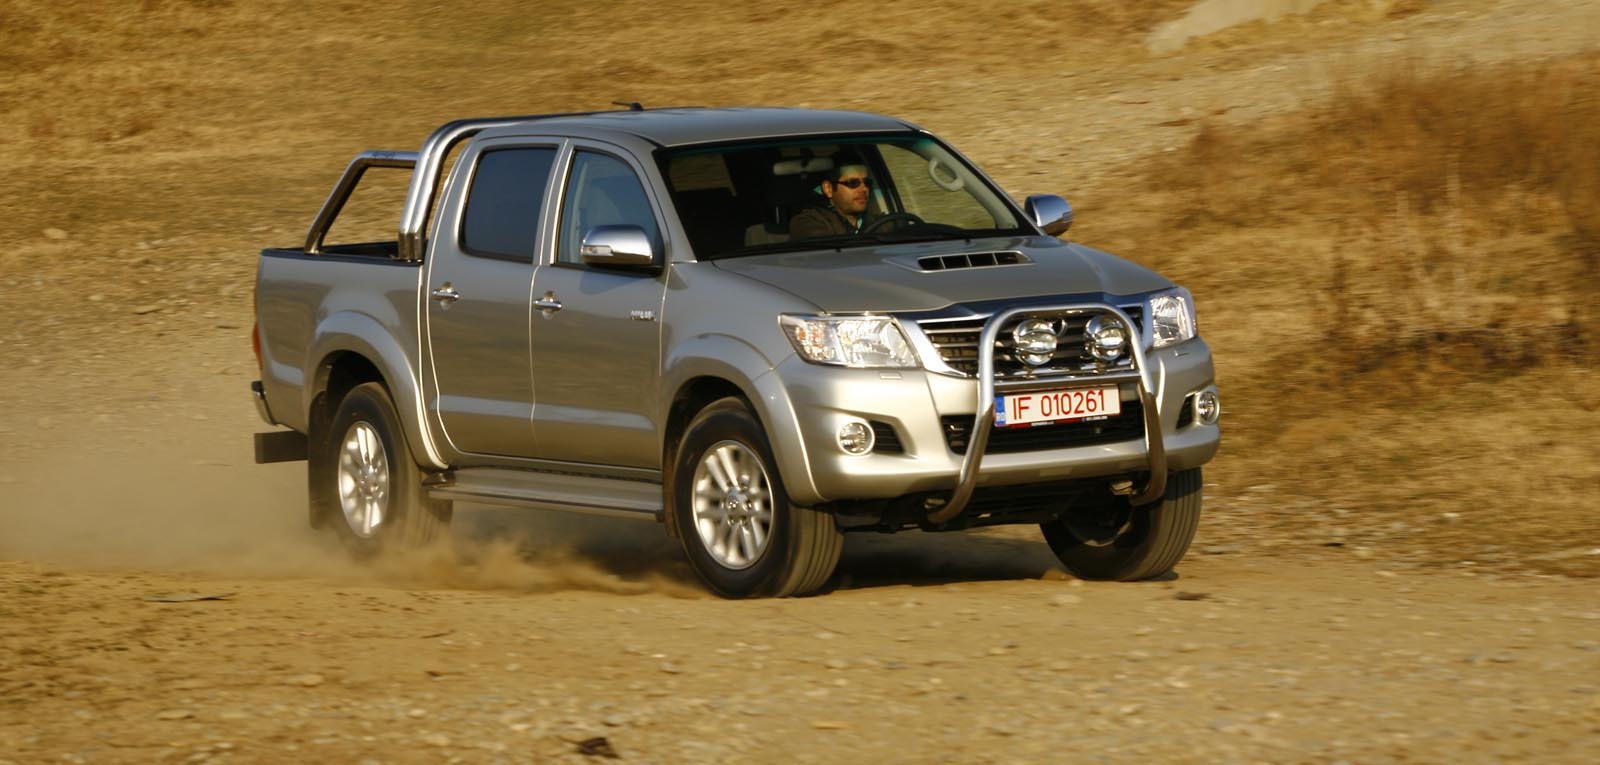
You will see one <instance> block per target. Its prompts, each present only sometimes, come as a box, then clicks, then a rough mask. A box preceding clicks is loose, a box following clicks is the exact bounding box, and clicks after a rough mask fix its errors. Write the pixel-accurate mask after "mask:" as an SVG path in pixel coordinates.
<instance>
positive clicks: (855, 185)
mask: <svg viewBox="0 0 1600 765" xmlns="http://www.w3.org/2000/svg"><path fill="white" fill-rule="evenodd" d="M834 183H837V184H839V185H840V186H843V187H845V188H847V189H859V188H861V187H862V186H866V187H867V188H869V189H870V188H872V179H871V178H840V179H839V180H837V181H834Z"/></svg>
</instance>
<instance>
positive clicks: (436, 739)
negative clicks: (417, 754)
mask: <svg viewBox="0 0 1600 765" xmlns="http://www.w3.org/2000/svg"><path fill="white" fill-rule="evenodd" d="M420 740H421V741H422V743H424V744H427V745H428V746H437V747H440V748H444V747H447V746H449V745H450V737H449V736H446V735H444V734H443V733H428V734H426V735H424V736H423V737H422V738H421V739H420Z"/></svg>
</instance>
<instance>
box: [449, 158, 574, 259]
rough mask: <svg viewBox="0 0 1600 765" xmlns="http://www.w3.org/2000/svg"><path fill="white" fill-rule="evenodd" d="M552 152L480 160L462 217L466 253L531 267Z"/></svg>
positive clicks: (551, 161)
mask: <svg viewBox="0 0 1600 765" xmlns="http://www.w3.org/2000/svg"><path fill="white" fill-rule="evenodd" d="M555 158H556V150H555V149H553V148H527V149H497V150H494V151H486V152H484V153H483V155H482V156H480V157H479V158H478V167H477V169H476V170H475V171H474V172H473V174H472V188H471V190H470V191H468V193H467V209H466V212H465V213H464V214H463V216H462V223H461V248H462V249H463V250H465V251H467V252H469V253H471V254H474V255H487V256H491V257H508V258H516V259H517V260H527V261H530V262H531V261H532V260H533V257H534V248H535V247H536V246H537V243H538V238H539V214H540V212H541V209H542V207H543V206H544V193H545V187H546V186H547V185H548V184H549V182H550V167H551V165H553V164H554V163H555Z"/></svg>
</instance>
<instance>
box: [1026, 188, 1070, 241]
mask: <svg viewBox="0 0 1600 765" xmlns="http://www.w3.org/2000/svg"><path fill="white" fill-rule="evenodd" d="M1022 211H1023V212H1026V213H1027V214H1028V218H1029V219H1031V220H1032V221H1033V225H1035V226H1038V227H1039V229H1040V230H1042V231H1044V232H1045V233H1046V234H1049V235H1051V236H1060V235H1061V234H1065V233H1066V232H1067V229H1069V228H1072V205H1069V204H1067V200H1065V199H1062V198H1061V197H1058V196H1056V195H1054V194H1034V195H1033V196H1031V197H1028V198H1027V200H1026V201H1024V202H1023V203H1022Z"/></svg>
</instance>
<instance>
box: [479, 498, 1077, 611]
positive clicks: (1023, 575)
mask: <svg viewBox="0 0 1600 765" xmlns="http://www.w3.org/2000/svg"><path fill="white" fill-rule="evenodd" d="M458 508H459V510H458V512H457V514H456V518H455V521H454V523H453V526H452V530H451V531H452V534H453V535H454V536H455V537H456V539H457V542H458V544H459V545H464V546H466V547H468V548H471V547H473V546H485V545H490V544H493V543H503V542H505V541H507V540H510V541H512V542H514V543H515V544H516V546H517V549H518V551H519V554H520V555H521V556H522V557H523V558H524V559H526V560H527V561H528V562H530V563H539V562H541V561H545V560H549V559H551V558H552V557H561V556H566V557H567V558H568V559H570V558H577V559H580V560H582V561H583V562H584V563H586V564H588V565H592V566H594V567H596V568H598V569H599V570H601V571H604V572H606V573H609V574H613V575H615V576H618V577H622V578H624V579H631V580H636V579H643V578H650V577H660V578H664V579H668V580H672V581H676V582H681V583H683V584H685V585H690V586H694V587H699V586H700V585H699V581H698V579H696V577H695V575H694V572H693V571H692V570H691V569H690V567H689V564H688V561H687V560H686V559H685V558H684V555H683V550H682V548H681V547H680V546H679V544H678V542H677V540H675V539H672V538H670V537H668V536H667V534H666V532H665V530H663V529H662V528H661V527H660V526H659V525H657V524H654V523H642V522H629V521H626V520H614V519H608V518H595V517H590V516H584V515H575V514H569V513H535V512H528V511H524V510H514V509H505V508H498V507H492V506H488V505H465V504H463V505H458ZM1003 534H1008V532H1001V533H1000V534H996V533H995V532H987V533H981V532H950V533H941V534H928V533H922V532H917V531H910V532H903V533H899V534H873V533H856V534H850V535H848V536H847V537H845V545H844V553H843V555H842V557H841V558H840V561H839V568H838V571H837V572H836V573H835V575H834V578H833V581H832V583H831V584H830V585H829V588H828V589H829V590H831V591H841V590H859V589H871V588H878V587H894V586H931V585H942V584H951V583H956V582H979V581H1006V580H1022V579H1039V578H1043V577H1046V576H1055V575H1061V574H1060V571H1061V565H1060V564H1059V563H1058V562H1057V561H1056V559H1055V555H1054V554H1053V553H1051V552H1050V548H1049V547H1048V546H1047V545H1045V543H1044V541H1043V540H1042V539H1040V538H1038V537H1037V535H1036V534H1035V535H1033V537H1032V538H1028V535H1027V534H1025V533H1023V532H1016V534H1017V536H1016V537H1014V538H1013V537H1011V536H1009V535H1003ZM1052 572H1056V573H1055V574H1052Z"/></svg>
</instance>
